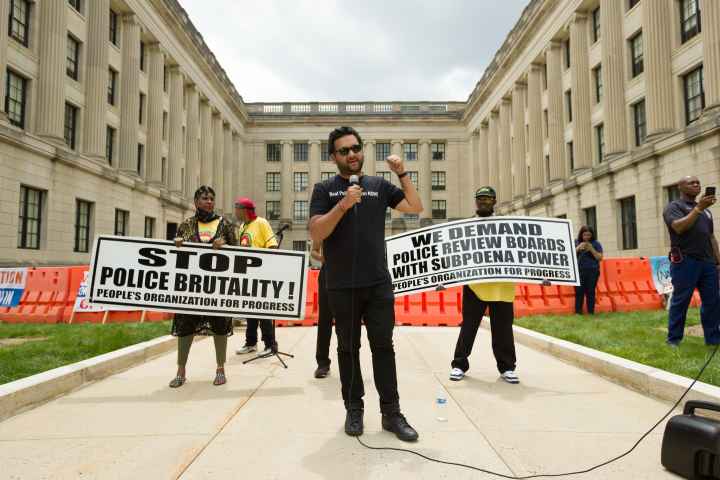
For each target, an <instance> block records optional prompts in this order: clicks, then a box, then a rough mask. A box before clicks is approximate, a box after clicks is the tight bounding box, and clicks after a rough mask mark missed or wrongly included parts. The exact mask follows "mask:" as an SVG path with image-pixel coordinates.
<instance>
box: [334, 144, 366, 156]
mask: <svg viewBox="0 0 720 480" xmlns="http://www.w3.org/2000/svg"><path fill="white" fill-rule="evenodd" d="M350 150H352V152H353V153H360V152H361V151H362V145H358V144H357V143H356V144H355V145H353V146H352V147H342V148H338V149H337V150H335V151H336V152H337V153H339V154H340V155H342V156H343V157H344V156H345V155H347V154H348V153H350Z"/></svg>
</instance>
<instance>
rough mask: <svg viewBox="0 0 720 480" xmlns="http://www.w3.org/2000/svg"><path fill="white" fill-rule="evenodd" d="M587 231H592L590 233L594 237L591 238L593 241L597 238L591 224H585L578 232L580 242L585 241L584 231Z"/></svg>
mask: <svg viewBox="0 0 720 480" xmlns="http://www.w3.org/2000/svg"><path fill="white" fill-rule="evenodd" d="M585 232H590V235H592V238H591V239H590V241H591V242H592V241H593V240H597V239H596V238H595V230H594V229H593V228H592V227H591V226H590V225H583V226H582V227H580V231H579V232H578V236H577V239H578V242H583V241H584V240H583V238H582V237H583V233H585Z"/></svg>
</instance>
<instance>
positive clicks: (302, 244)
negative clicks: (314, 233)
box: [293, 240, 307, 252]
mask: <svg viewBox="0 0 720 480" xmlns="http://www.w3.org/2000/svg"><path fill="white" fill-rule="evenodd" d="M293 250H295V251H296V252H307V240H293Z"/></svg>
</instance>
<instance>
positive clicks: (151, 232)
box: [145, 217, 155, 238]
mask: <svg viewBox="0 0 720 480" xmlns="http://www.w3.org/2000/svg"><path fill="white" fill-rule="evenodd" d="M145 238H155V219H154V218H153V217H145Z"/></svg>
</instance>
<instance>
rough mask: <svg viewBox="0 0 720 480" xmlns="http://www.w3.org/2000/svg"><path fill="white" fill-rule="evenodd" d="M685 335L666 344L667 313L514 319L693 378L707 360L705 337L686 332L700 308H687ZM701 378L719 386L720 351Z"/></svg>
mask: <svg viewBox="0 0 720 480" xmlns="http://www.w3.org/2000/svg"><path fill="white" fill-rule="evenodd" d="M687 320H688V321H687V325H686V335H685V338H684V339H683V341H682V343H681V344H680V348H676V349H673V348H670V347H668V346H667V345H665V338H666V335H667V312H665V311H651V312H630V313H604V314H598V315H595V316H590V315H585V316H578V315H570V316H567V315H566V316H561V315H556V316H550V315H548V316H536V317H523V318H519V319H515V324H516V325H520V326H521V327H525V328H529V329H531V330H535V331H536V332H540V333H544V334H546V335H550V336H553V337H556V338H561V339H563V340H568V341H570V342H573V343H577V344H580V345H584V346H586V347H590V348H594V349H595V350H600V351H603V352H607V353H610V354H612V355H617V356H618V357H623V358H627V359H628V360H633V361H635V362H639V363H644V364H645V365H650V366H653V367H657V368H661V369H663V370H667V371H669V372H672V373H676V374H678V375H683V376H685V377H689V378H694V377H695V376H696V375H697V374H698V372H699V371H700V368H702V365H703V364H704V363H705V360H706V359H707V357H706V355H708V348H707V347H706V346H705V342H704V340H703V338H702V337H694V336H688V335H687V327H688V326H691V325H698V324H699V323H700V318H699V310H698V309H697V308H691V309H690V310H689V311H688V318H687ZM700 380H701V381H703V382H705V383H710V384H712V385H718V386H720V352H718V354H717V355H716V356H715V358H714V359H713V362H712V364H710V365H709V366H708V368H707V369H706V370H705V373H703V376H702V378H701V379H700Z"/></svg>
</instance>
